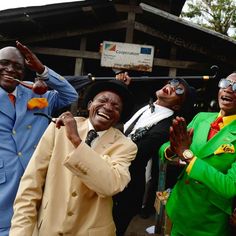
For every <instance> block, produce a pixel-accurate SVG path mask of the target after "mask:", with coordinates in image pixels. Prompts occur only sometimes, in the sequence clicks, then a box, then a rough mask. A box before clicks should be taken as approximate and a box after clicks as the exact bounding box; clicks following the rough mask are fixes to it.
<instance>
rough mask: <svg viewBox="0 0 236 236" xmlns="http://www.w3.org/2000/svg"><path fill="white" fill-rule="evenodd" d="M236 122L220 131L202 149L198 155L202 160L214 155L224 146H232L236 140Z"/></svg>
mask: <svg viewBox="0 0 236 236" xmlns="http://www.w3.org/2000/svg"><path fill="white" fill-rule="evenodd" d="M235 128H236V121H233V122H231V123H230V124H229V125H227V126H226V127H224V128H223V129H222V130H220V131H219V132H218V133H217V134H216V135H215V136H214V137H213V138H211V139H210V140H209V141H208V142H206V144H205V145H203V146H202V147H201V149H200V150H199V152H198V153H196V155H197V156H198V155H199V157H201V158H205V157H208V156H209V155H212V154H213V153H214V152H215V151H216V150H217V148H219V147H220V146H221V145H222V144H231V143H232V142H234V141H235V140H236V129H235Z"/></svg>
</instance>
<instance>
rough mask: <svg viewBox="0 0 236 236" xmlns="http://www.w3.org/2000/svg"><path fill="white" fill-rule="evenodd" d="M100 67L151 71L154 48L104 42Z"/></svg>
mask: <svg viewBox="0 0 236 236" xmlns="http://www.w3.org/2000/svg"><path fill="white" fill-rule="evenodd" d="M101 54H102V56H101V66H104V67H111V68H113V69H121V70H137V71H147V72H151V71H152V65H153V57H154V47H153V46H150V45H139V44H131V43H118V42H111V41H104V42H103V44H102V50H101Z"/></svg>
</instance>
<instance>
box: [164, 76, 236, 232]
mask: <svg viewBox="0 0 236 236" xmlns="http://www.w3.org/2000/svg"><path fill="white" fill-rule="evenodd" d="M219 88H220V89H219V93H218V102H219V107H220V112H219V113H210V112H202V113H199V114H198V115H196V116H195V117H194V119H193V120H192V121H191V122H190V124H189V125H188V127H187V126H186V122H185V120H184V118H182V117H176V119H174V120H173V123H172V126H171V128H170V142H169V143H166V144H164V145H163V146H162V147H161V149H160V154H161V155H162V158H166V159H168V160H172V159H173V158H175V157H178V158H180V159H181V160H182V161H184V162H186V168H185V169H184V171H183V173H182V174H181V175H180V176H179V178H178V181H177V183H176V185H175V187H174V188H173V190H172V192H171V194H170V197H169V199H168V201H167V204H166V211H167V215H168V216H169V218H170V219H171V221H172V223H173V226H172V231H171V236H229V235H230V225H229V218H230V215H231V213H232V199H233V197H234V196H236V162H235V161H236V153H235V149H236V73H232V74H230V75H229V76H228V77H227V78H226V79H221V80H220V82H219ZM219 117H220V118H219ZM216 120H217V121H216Z"/></svg>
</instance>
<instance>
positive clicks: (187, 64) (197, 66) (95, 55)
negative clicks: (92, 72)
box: [31, 47, 210, 71]
mask: <svg viewBox="0 0 236 236" xmlns="http://www.w3.org/2000/svg"><path fill="white" fill-rule="evenodd" d="M31 49H32V51H33V52H34V53H38V54H45V55H54V56H64V57H75V58H84V59H94V60H100V59H101V54H100V53H99V52H91V51H81V50H72V49H61V48H43V47H33V48H31ZM153 65H154V66H161V67H173V68H181V69H194V70H199V71H201V70H203V69H209V67H210V65H209V64H204V63H199V62H194V61H179V60H169V59H163V58H154V61H153Z"/></svg>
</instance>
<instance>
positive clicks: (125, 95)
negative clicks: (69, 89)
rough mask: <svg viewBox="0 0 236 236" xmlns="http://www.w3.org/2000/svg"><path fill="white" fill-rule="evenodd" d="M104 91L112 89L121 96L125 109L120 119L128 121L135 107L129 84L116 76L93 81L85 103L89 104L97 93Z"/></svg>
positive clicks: (87, 90) (88, 89) (87, 91)
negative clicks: (110, 78) (106, 79)
mask: <svg viewBox="0 0 236 236" xmlns="http://www.w3.org/2000/svg"><path fill="white" fill-rule="evenodd" d="M103 91H112V92H115V93H116V94H118V95H119V96H120V97H121V99H122V102H123V109H122V112H121V117H120V121H121V122H125V121H127V120H128V119H129V118H130V115H131V112H132V109H133V105H134V98H133V95H132V93H131V92H130V91H129V89H128V87H127V85H126V84H124V83H123V82H121V81H119V80H116V79H115V78H114V79H112V80H108V81H102V82H99V81H95V82H93V84H91V85H90V86H89V87H88V88H87V89H86V91H85V95H84V105H86V106H87V105H88V103H89V101H92V100H93V98H94V97H95V96H96V95H97V94H99V93H100V92H103Z"/></svg>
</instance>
